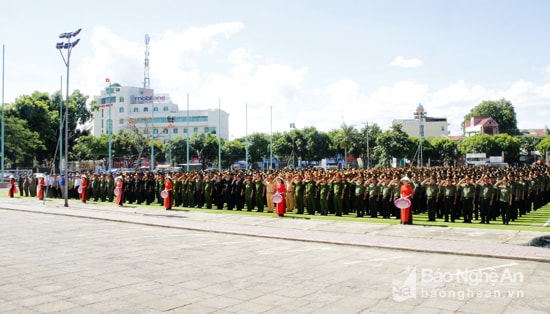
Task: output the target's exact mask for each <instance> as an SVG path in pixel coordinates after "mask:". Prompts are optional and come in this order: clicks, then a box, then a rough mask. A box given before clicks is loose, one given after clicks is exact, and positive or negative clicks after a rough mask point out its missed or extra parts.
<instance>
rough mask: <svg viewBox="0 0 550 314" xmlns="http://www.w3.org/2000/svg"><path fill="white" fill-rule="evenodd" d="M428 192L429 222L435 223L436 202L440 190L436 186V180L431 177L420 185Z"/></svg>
mask: <svg viewBox="0 0 550 314" xmlns="http://www.w3.org/2000/svg"><path fill="white" fill-rule="evenodd" d="M420 185H421V186H422V187H423V188H424V190H425V191H426V209H427V210H428V221H435V217H436V208H435V206H436V202H437V194H438V193H439V188H438V186H437V184H435V179H434V178H433V177H429V178H427V179H426V180H424V181H423V182H422V183H421V184H420Z"/></svg>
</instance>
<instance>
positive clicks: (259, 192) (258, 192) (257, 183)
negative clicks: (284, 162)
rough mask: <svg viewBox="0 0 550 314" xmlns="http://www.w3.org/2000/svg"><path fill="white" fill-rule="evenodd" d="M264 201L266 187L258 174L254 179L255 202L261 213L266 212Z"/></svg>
mask: <svg viewBox="0 0 550 314" xmlns="http://www.w3.org/2000/svg"><path fill="white" fill-rule="evenodd" d="M264 199H265V186H264V183H263V180H262V175H261V174H259V173H258V174H256V178H255V179H254V200H255V201H256V207H258V212H259V213H261V212H263V211H264Z"/></svg>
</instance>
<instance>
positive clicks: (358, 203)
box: [350, 175, 365, 217]
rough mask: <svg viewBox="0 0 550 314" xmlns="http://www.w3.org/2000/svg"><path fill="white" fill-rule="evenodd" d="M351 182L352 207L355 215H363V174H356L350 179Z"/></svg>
mask: <svg viewBox="0 0 550 314" xmlns="http://www.w3.org/2000/svg"><path fill="white" fill-rule="evenodd" d="M350 183H351V184H353V194H354V195H355V202H354V208H355V213H356V216H357V217H363V216H364V215H365V185H364V183H363V176H362V175H358V176H357V177H355V178H353V179H351V181H350Z"/></svg>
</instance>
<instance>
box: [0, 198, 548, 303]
mask: <svg viewBox="0 0 550 314" xmlns="http://www.w3.org/2000/svg"><path fill="white" fill-rule="evenodd" d="M0 208H1V209H0V217H1V219H0V252H1V253H0V265H1V268H0V313H160V312H168V313H281V312H285V313H388V312H392V313H398V312H411V313H453V312H463V313H517V312H522V313H548V309H549V308H550V300H549V299H548V292H547V287H548V286H549V283H550V264H549V263H548V261H550V250H548V249H543V248H534V247H528V246H525V245H523V244H525V243H526V242H527V241H529V240H530V239H531V238H533V237H535V236H538V235H540V233H537V232H524V231H521V232H520V231H508V230H488V229H461V228H446V229H445V228H438V227H421V226H401V225H385V224H368V223H354V222H338V221H324V220H306V219H288V218H283V219H280V218H277V217H266V216H242V215H231V214H223V215H222V214H215V213H201V212H192V211H164V210H163V209H161V208H157V209H152V208H136V207H124V208H118V207H114V206H99V205H94V204H81V203H79V202H76V201H72V202H71V203H70V207H68V208H65V207H63V202H62V200H52V201H46V202H40V201H38V200H36V199H2V200H1V201H0Z"/></svg>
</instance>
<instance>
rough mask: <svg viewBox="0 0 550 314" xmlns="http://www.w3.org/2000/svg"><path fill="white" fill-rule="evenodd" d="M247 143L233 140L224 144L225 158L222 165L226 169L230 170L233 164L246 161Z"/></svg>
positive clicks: (223, 152)
mask: <svg viewBox="0 0 550 314" xmlns="http://www.w3.org/2000/svg"><path fill="white" fill-rule="evenodd" d="M245 150H246V147H245V143H243V142H242V141H241V140H232V141H227V142H224V143H223V146H222V154H223V156H224V158H223V162H224V164H223V165H222V166H223V167H224V168H229V166H231V165H232V164H233V163H235V162H237V161H239V160H244V159H245V154H246V151H245Z"/></svg>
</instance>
